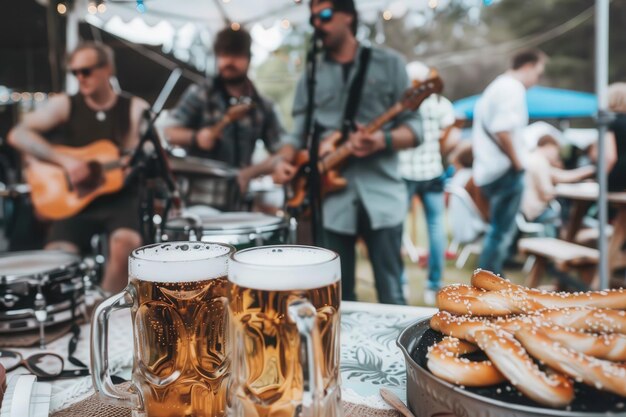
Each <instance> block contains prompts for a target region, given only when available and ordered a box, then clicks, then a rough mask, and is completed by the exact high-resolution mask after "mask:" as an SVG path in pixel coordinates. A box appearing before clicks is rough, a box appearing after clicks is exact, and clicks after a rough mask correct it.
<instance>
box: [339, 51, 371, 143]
mask: <svg viewBox="0 0 626 417" xmlns="http://www.w3.org/2000/svg"><path fill="white" fill-rule="evenodd" d="M371 54H372V48H370V47H367V46H364V47H363V48H361V54H360V55H359V67H358V68H357V73H356V75H355V76H354V80H352V84H351V85H350V92H349V93H348V100H346V107H345V109H344V112H343V123H342V125H341V141H342V142H343V141H345V140H346V138H347V137H348V134H349V133H350V131H351V130H354V126H355V123H354V117H355V116H356V111H357V109H358V107H359V102H360V101H361V95H362V93H363V83H364V82H365V74H366V73H367V68H368V66H369V61H370V56H371Z"/></svg>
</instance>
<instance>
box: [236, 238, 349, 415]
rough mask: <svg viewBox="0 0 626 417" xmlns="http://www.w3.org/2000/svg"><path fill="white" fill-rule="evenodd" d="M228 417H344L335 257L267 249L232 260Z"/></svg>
mask: <svg viewBox="0 0 626 417" xmlns="http://www.w3.org/2000/svg"><path fill="white" fill-rule="evenodd" d="M228 280H229V281H230V289H229V297H228V306H229V307H228V309H229V315H230V317H229V320H230V327H229V328H230V331H231V332H232V335H231V336H230V339H231V342H232V349H233V363H232V369H231V380H230V388H229V393H228V407H227V409H228V416H229V417H279V416H280V417H283V416H289V417H298V416H302V417H341V416H342V415H343V411H342V408H341V389H340V386H339V346H340V340H339V328H340V322H339V319H340V316H339V303H340V300H341V269H340V264H339V256H338V255H337V254H336V253H335V252H332V251H329V250H326V249H321V248H316V247H308V246H288V245H285V246H265V247H258V248H251V249H246V250H242V251H239V252H237V253H235V254H233V255H232V256H231V261H230V264H229V273H228Z"/></svg>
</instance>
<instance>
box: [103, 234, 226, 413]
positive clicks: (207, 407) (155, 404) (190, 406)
mask: <svg viewBox="0 0 626 417" xmlns="http://www.w3.org/2000/svg"><path fill="white" fill-rule="evenodd" d="M234 251H235V249H234V248H233V247H232V246H230V245H224V244H218V243H203V242H172V243H167V244H156V245H150V246H144V247H142V248H139V249H136V250H134V251H133V253H132V254H131V256H130V258H129V282H128V286H127V287H126V288H125V289H124V290H123V291H122V292H121V293H119V294H117V295H114V296H113V297H111V298H109V299H107V300H105V301H104V302H103V303H102V304H100V305H99V306H98V308H97V309H96V311H95V314H94V316H93V323H92V332H91V364H92V371H93V382H94V387H95V389H96V391H97V392H98V393H99V395H100V397H101V398H102V399H103V400H105V401H106V402H108V403H111V404H113V405H117V406H123V407H129V408H131V409H133V416H147V417H182V416H193V417H216V416H223V415H224V412H225V408H226V388H227V386H226V385H227V379H228V374H229V372H230V360H229V357H230V349H229V348H228V344H227V343H226V342H227V340H226V325H227V314H226V313H227V310H226V302H227V292H228V281H227V279H226V276H227V271H228V269H227V268H228V259H229V256H230V255H231V254H232V253H234ZM124 308H130V309H131V316H132V322H133V339H134V350H133V354H134V357H133V359H134V361H133V373H132V381H131V384H132V385H131V388H130V389H129V391H128V392H122V391H120V390H119V389H116V388H115V386H114V385H113V384H112V382H111V377H110V373H109V369H108V363H109V358H108V327H109V323H108V320H109V317H110V315H111V313H112V312H113V311H115V310H120V309H124Z"/></svg>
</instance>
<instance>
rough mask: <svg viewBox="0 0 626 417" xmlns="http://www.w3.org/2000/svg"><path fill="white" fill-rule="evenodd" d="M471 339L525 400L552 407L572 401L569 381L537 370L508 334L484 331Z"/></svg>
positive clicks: (560, 376) (572, 391) (571, 388)
mask: <svg viewBox="0 0 626 417" xmlns="http://www.w3.org/2000/svg"><path fill="white" fill-rule="evenodd" d="M474 336H475V338H476V343H477V344H478V346H479V347H480V348H481V349H482V350H483V351H484V352H485V354H486V355H487V356H488V357H489V359H490V360H491V362H493V364H494V365H495V366H496V367H497V368H498V370H499V371H500V372H501V373H502V374H503V375H504V376H505V377H506V378H507V379H508V380H509V381H510V382H511V384H512V385H513V386H515V387H516V388H517V389H518V390H519V391H520V392H522V393H523V394H525V395H526V396H527V397H529V398H531V399H533V400H535V401H537V402H538V403H541V404H545V405H549V406H552V407H564V406H566V405H568V404H569V403H570V402H572V400H573V399H574V387H573V384H572V383H571V381H570V380H569V379H568V378H566V377H565V376H563V375H560V374H546V373H545V372H543V371H542V370H541V369H539V367H538V366H537V365H536V364H535V362H533V360H532V359H531V358H530V356H528V353H527V352H526V350H524V348H523V347H522V345H521V344H520V343H519V342H518V341H517V340H515V339H514V338H513V336H512V335H511V334H510V333H508V332H506V331H497V330H494V329H486V330H479V331H477V332H476V333H475V335H474Z"/></svg>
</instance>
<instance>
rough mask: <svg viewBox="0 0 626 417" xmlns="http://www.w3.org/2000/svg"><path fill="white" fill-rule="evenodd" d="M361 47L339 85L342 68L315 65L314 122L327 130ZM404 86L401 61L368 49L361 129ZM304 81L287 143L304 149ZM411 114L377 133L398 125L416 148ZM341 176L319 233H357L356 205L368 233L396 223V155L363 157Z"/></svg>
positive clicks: (399, 202)
mask: <svg viewBox="0 0 626 417" xmlns="http://www.w3.org/2000/svg"><path fill="white" fill-rule="evenodd" d="M360 54H361V46H359V50H358V51H357V53H356V56H355V63H354V65H352V66H351V68H350V69H349V72H348V76H347V80H346V81H344V75H343V70H344V68H343V65H342V64H340V63H337V62H334V61H332V60H330V59H324V60H321V62H319V64H318V67H317V84H316V87H315V113H314V120H316V121H317V122H318V123H320V124H321V125H322V126H324V127H325V128H327V129H328V130H329V133H330V132H331V131H335V130H339V129H340V127H341V123H342V117H343V113H344V108H345V103H346V101H347V99H348V94H349V90H350V88H349V86H350V85H351V83H352V80H353V79H354V77H355V74H356V69H357V68H358V66H359V62H358V61H359V58H360V56H361V55H360ZM408 87H409V78H408V75H407V72H406V68H405V62H404V60H403V59H402V57H401V56H400V55H399V54H398V53H396V52H394V51H391V50H389V49H382V48H378V47H372V53H371V56H370V61H369V65H368V69H367V74H366V77H365V81H364V83H363V92H362V94H361V100H360V103H359V107H358V110H357V113H356V116H355V121H356V122H357V123H360V124H363V125H366V124H368V123H370V122H372V121H373V120H374V119H375V118H377V117H378V116H380V115H382V114H383V113H385V112H386V111H387V110H388V109H389V108H390V107H391V106H392V105H394V104H395V103H396V102H397V101H399V100H400V99H401V97H402V94H403V93H404V91H406V89H407V88H408ZM306 90H307V88H306V76H303V77H301V78H300V80H299V82H298V86H297V89H296V96H295V100H294V105H293V117H294V130H293V132H292V134H291V136H290V139H289V140H290V142H291V143H292V144H293V145H295V146H296V147H297V148H302V147H304V146H305V145H306V144H305V137H304V122H305V113H306V106H307V91H306ZM418 117H419V116H418V115H417V112H404V113H401V114H400V115H399V116H398V117H396V118H395V119H394V120H393V121H392V122H391V123H389V124H388V125H386V126H384V127H383V130H391V129H395V128H396V127H398V126H400V125H406V126H407V127H409V128H410V129H411V130H412V131H413V133H414V135H415V137H416V138H417V139H416V145H418V144H419V139H420V138H421V137H422V135H421V122H420V120H419V118H418ZM341 174H342V175H343V176H344V177H345V178H346V179H347V180H348V186H347V188H346V189H345V190H343V191H340V192H337V193H333V194H329V195H327V196H326V197H325V199H324V203H323V217H324V228H325V229H328V230H331V231H333V232H337V233H344V234H350V235H354V234H356V232H357V209H358V205H359V203H361V204H362V205H363V206H364V208H365V210H366V212H367V214H368V215H369V218H370V222H371V226H372V229H382V228H388V227H394V226H397V225H399V224H402V222H403V221H404V218H405V217H406V213H407V191H406V186H405V184H404V182H403V181H402V177H401V176H400V173H399V164H398V153H397V152H396V151H387V150H385V151H380V152H377V153H375V154H373V155H370V156H368V157H365V158H356V157H351V158H350V159H349V160H348V162H347V164H346V165H345V167H344V168H343V169H342V171H341Z"/></svg>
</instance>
